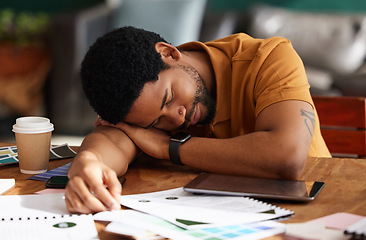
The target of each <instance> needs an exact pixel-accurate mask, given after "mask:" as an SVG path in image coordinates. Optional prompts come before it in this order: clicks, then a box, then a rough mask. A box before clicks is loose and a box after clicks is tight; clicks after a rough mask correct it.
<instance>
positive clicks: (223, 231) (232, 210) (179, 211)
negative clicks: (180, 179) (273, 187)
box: [95, 188, 293, 240]
mask: <svg viewBox="0 0 366 240" xmlns="http://www.w3.org/2000/svg"><path fill="white" fill-rule="evenodd" d="M121 204H122V205H124V206H127V207H130V208H133V209H135V210H138V211H141V212H144V213H147V214H144V213H141V212H137V211H126V210H124V211H116V212H103V213H98V214H96V215H95V219H97V220H103V221H112V223H111V224H110V225H108V226H107V229H106V230H108V231H111V232H115V233H119V234H124V235H133V236H134V237H135V238H136V239H139V237H140V238H141V236H146V234H149V233H151V232H153V233H156V234H159V235H160V236H164V237H168V238H172V239H178V240H179V239H184V240H188V239H192V240H193V239H209V238H211V239H217V240H219V239H228V238H230V239H260V238H264V237H268V236H272V235H275V234H279V233H283V232H284V231H285V225H283V224H280V223H277V222H274V221H268V220H270V219H277V218H280V217H284V216H291V215H292V214H293V212H292V211H289V210H286V209H281V208H278V207H276V206H273V205H270V204H266V203H264V202H261V201H257V200H254V199H252V198H248V197H235V196H212V195H195V194H192V193H188V192H185V191H184V190H183V188H176V189H171V190H167V191H160V192H153V193H146V194H136V195H124V196H122V197H121ZM128 226H131V228H130V227H128ZM136 226H138V227H139V228H138V229H136ZM124 229H129V230H131V229H134V230H136V232H135V234H132V233H131V232H128V231H125V230H124ZM153 236H154V235H153Z"/></svg>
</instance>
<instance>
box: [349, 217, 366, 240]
mask: <svg viewBox="0 0 366 240" xmlns="http://www.w3.org/2000/svg"><path fill="white" fill-rule="evenodd" d="M344 233H345V234H347V235H352V236H355V237H358V238H357V239H366V217H364V218H362V219H361V220H360V221H358V222H356V223H354V224H352V225H351V226H349V227H347V229H346V230H344Z"/></svg>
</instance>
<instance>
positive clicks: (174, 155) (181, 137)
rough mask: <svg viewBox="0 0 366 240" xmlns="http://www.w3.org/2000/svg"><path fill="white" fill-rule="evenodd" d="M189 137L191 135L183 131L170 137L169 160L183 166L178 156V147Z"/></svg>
mask: <svg viewBox="0 0 366 240" xmlns="http://www.w3.org/2000/svg"><path fill="white" fill-rule="evenodd" d="M190 138H191V135H190V134H188V133H184V132H179V133H176V134H174V135H173V136H171V137H170V143H169V157H170V161H171V162H172V163H174V164H176V165H181V166H183V165H184V164H183V163H182V162H181V161H180V158H179V147H180V145H182V144H183V143H185V142H187V141H188V140H189V139H190Z"/></svg>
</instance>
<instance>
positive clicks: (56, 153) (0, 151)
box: [0, 143, 76, 166]
mask: <svg viewBox="0 0 366 240" xmlns="http://www.w3.org/2000/svg"><path fill="white" fill-rule="evenodd" d="M75 156H76V152H75V151H74V150H72V149H71V148H70V146H69V145H68V144H67V143H65V144H62V145H57V146H53V147H51V149H50V160H56V159H62V158H72V157H75ZM18 162H19V160H18V149H17V146H8V147H0V166H3V165H8V164H16V163H18Z"/></svg>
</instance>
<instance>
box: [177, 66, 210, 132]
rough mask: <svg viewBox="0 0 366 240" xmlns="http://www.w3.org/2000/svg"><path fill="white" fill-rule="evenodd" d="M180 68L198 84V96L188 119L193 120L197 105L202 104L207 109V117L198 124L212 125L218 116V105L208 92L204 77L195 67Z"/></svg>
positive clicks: (196, 95)
mask: <svg viewBox="0 0 366 240" xmlns="http://www.w3.org/2000/svg"><path fill="white" fill-rule="evenodd" d="M178 67H180V68H181V69H182V70H184V71H185V72H186V73H188V74H189V75H190V76H191V78H192V79H193V80H194V81H195V83H196V94H195V97H194V100H193V106H192V109H191V111H190V112H189V113H187V116H186V118H187V119H191V118H192V115H193V113H194V110H195V108H196V106H197V104H198V103H201V104H202V105H203V106H204V107H205V108H206V109H207V115H206V117H205V118H204V119H203V120H202V121H199V122H198V123H197V124H198V125H206V124H210V123H212V122H213V120H214V118H215V114H216V103H215V100H214V99H213V97H212V96H211V95H210V93H209V92H208V89H207V87H206V85H205V82H204V81H203V79H202V77H201V76H200V74H199V73H198V71H197V70H196V69H195V68H194V67H187V66H183V65H178Z"/></svg>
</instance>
